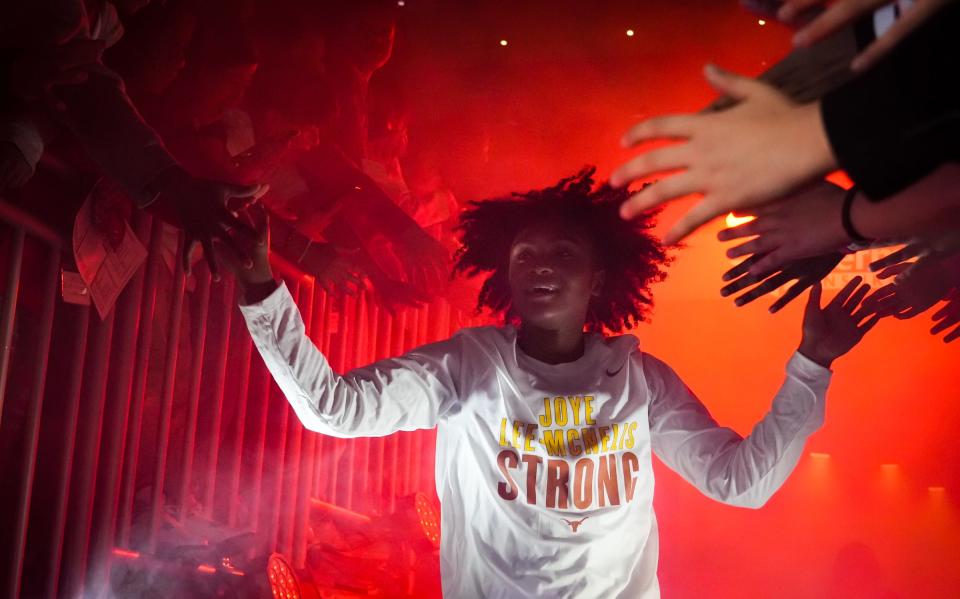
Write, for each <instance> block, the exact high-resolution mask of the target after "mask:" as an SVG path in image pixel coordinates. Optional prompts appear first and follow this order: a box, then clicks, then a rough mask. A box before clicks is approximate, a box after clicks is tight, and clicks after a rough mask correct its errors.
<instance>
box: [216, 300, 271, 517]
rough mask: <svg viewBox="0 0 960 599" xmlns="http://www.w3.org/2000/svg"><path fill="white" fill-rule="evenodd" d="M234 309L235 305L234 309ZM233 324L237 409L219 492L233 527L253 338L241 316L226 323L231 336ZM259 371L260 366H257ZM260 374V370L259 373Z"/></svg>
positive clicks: (240, 470)
mask: <svg viewBox="0 0 960 599" xmlns="http://www.w3.org/2000/svg"><path fill="white" fill-rule="evenodd" d="M235 309H236V308H235ZM234 327H236V330H237V331H238V335H237V336H238V337H240V339H242V341H241V342H240V351H239V352H238V353H239V355H238V356H237V357H236V360H231V363H235V364H239V365H240V372H238V373H237V380H238V381H239V382H240V384H239V386H238V389H237V397H236V401H237V404H238V405H237V409H236V411H235V412H234V424H235V426H234V427H233V436H234V443H233V451H232V452H230V454H229V456H227V463H226V465H225V467H224V470H226V472H227V481H226V484H225V485H224V489H223V493H224V499H225V502H226V506H227V524H228V525H229V526H237V525H238V524H239V522H238V516H239V514H238V513H237V512H238V508H239V496H240V479H241V477H242V474H243V444H244V440H245V438H246V433H247V406H248V405H249V404H250V393H251V387H252V385H251V384H250V376H251V374H252V373H251V366H252V363H253V359H252V353H253V340H252V339H251V338H250V334H249V333H248V332H247V325H246V322H245V321H244V319H243V318H234V319H233V320H232V322H231V323H230V336H231V338H233V332H234ZM260 368H261V370H262V368H263V366H262V365H261V366H260ZM261 374H262V373H261Z"/></svg>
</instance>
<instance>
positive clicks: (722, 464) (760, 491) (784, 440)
mask: <svg viewBox="0 0 960 599" xmlns="http://www.w3.org/2000/svg"><path fill="white" fill-rule="evenodd" d="M642 359H643V369H644V375H645V376H646V379H647V386H648V388H649V390H650V396H651V404H650V434H651V437H652V442H653V451H654V452H655V453H656V454H657V457H659V458H660V459H661V460H662V461H663V462H664V463H665V464H666V465H667V466H668V467H669V468H670V469H671V470H673V471H674V472H676V473H678V474H679V475H680V476H682V477H683V478H684V479H685V480H686V481H687V482H689V483H690V484H692V485H693V486H695V487H696V488H697V489H699V490H700V491H701V492H702V493H703V494H704V495H706V496H707V497H710V498H711V499H715V500H716V501H720V502H722V503H726V504H729V505H734V506H738V507H748V508H759V507H762V506H763V505H764V504H765V503H766V502H767V500H769V499H770V497H772V496H773V494H774V493H776V492H777V490H778V489H779V488H780V487H781V485H783V483H784V481H786V480H787V477H788V476H790V473H791V472H793V469H794V468H795V467H796V465H797V462H798V461H799V460H800V456H801V455H802V453H803V447H804V444H805V443H806V441H807V437H809V436H810V435H811V434H813V432H814V431H816V430H817V429H818V428H820V426H821V425H822V424H823V412H824V397H825V395H826V391H827V385H828V383H829V382H830V371H829V370H827V369H826V368H824V367H822V366H820V365H819V364H816V363H815V362H813V361H812V360H810V359H808V358H806V357H804V356H803V354H801V353H799V352H798V353H796V354H794V356H793V357H792V358H790V361H789V362H788V363H787V378H786V380H785V381H784V383H783V386H782V387H780V390H779V391H778V392H777V395H776V396H775V397H774V400H773V406H772V407H771V408H770V411H769V412H768V413H767V414H766V416H764V417H763V420H761V421H760V422H759V423H758V424H757V425H756V426H755V427H754V428H753V431H752V432H751V433H750V434H749V435H748V436H747V437H746V438H744V437H742V436H741V435H740V434H738V433H737V432H736V431H734V430H732V429H729V428H725V427H721V426H720V425H719V424H717V422H716V421H715V420H714V419H713V417H712V416H710V413H709V411H707V408H706V406H704V405H703V403H701V402H700V400H699V399H697V396H696V395H694V394H693V392H691V391H690V389H688V388H687V386H686V385H684V383H683V381H682V380H680V377H679V376H677V374H676V373H675V372H674V371H673V370H672V369H671V368H670V367H669V366H667V365H666V364H664V363H663V362H661V361H660V360H658V359H656V358H654V357H653V356H650V355H646V354H644V355H643V357H642Z"/></svg>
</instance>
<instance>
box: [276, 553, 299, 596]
mask: <svg viewBox="0 0 960 599" xmlns="http://www.w3.org/2000/svg"><path fill="white" fill-rule="evenodd" d="M267 577H268V578H269V579H270V591H271V592H272V593H273V596H274V597H276V598H277V599H303V593H302V592H301V591H300V581H299V580H298V579H297V574H296V572H295V571H294V569H293V568H292V567H291V566H290V564H288V563H287V560H286V559H285V558H284V557H283V556H282V555H280V554H279V553H274V554H273V555H271V556H270V559H269V560H267Z"/></svg>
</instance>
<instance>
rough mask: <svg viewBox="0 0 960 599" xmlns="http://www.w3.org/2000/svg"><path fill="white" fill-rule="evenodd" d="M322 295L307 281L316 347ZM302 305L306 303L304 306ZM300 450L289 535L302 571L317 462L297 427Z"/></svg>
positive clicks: (313, 445) (308, 436)
mask: <svg viewBox="0 0 960 599" xmlns="http://www.w3.org/2000/svg"><path fill="white" fill-rule="evenodd" d="M324 299H325V297H324V294H323V293H322V292H321V291H320V289H319V287H318V286H317V285H316V284H315V283H314V282H313V281H311V282H310V284H309V285H308V296H307V298H306V300H305V301H306V302H308V303H309V305H310V315H311V318H310V325H309V326H308V327H307V331H308V334H309V335H310V339H311V340H313V342H314V343H315V344H316V345H317V347H318V348H319V347H320V339H321V337H322V334H323V330H324V329H325V328H326V326H324V324H323V322H324V321H323V316H324ZM305 305H306V304H305ZM300 429H301V432H300V435H301V437H300V438H301V447H302V451H301V453H300V477H299V479H298V481H297V493H296V505H295V507H294V512H293V515H292V516H293V523H292V527H293V529H292V535H293V553H292V557H293V563H294V567H298V568H302V567H304V566H305V565H306V559H307V535H306V531H307V526H308V525H309V515H310V496H311V492H312V490H313V489H314V488H315V481H314V476H315V475H316V470H315V463H316V459H317V441H318V437H319V435H318V434H317V433H314V432H312V431H308V430H307V429H306V428H304V427H302V426H301V427H300Z"/></svg>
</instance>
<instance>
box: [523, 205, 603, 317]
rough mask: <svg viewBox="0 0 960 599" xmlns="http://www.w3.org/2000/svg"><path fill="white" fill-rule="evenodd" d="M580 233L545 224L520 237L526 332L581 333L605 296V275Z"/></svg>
mask: <svg viewBox="0 0 960 599" xmlns="http://www.w3.org/2000/svg"><path fill="white" fill-rule="evenodd" d="M595 254H596V251H595V249H594V245H593V243H592V242H591V241H590V239H589V238H588V237H587V235H586V232H585V231H583V230H582V229H581V228H580V227H576V226H574V225H571V224H569V223H563V222H559V221H545V222H543V223H539V224H536V225H533V226H531V227H528V228H526V229H524V230H522V231H521V232H520V233H518V234H517V236H516V238H515V239H514V240H513V244H512V245H511V247H510V270H509V280H510V294H511V302H512V306H513V310H514V311H515V312H516V313H517V315H518V316H519V317H520V320H521V322H522V323H523V324H524V325H525V326H535V327H537V328H541V329H546V330H552V331H562V330H571V329H573V330H581V329H583V325H584V322H585V320H586V316H587V308H588V307H589V305H590V300H591V299H592V298H593V297H594V296H596V295H599V293H600V289H601V287H602V285H603V271H602V270H600V269H599V268H598V266H597V259H596V255H595Z"/></svg>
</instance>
